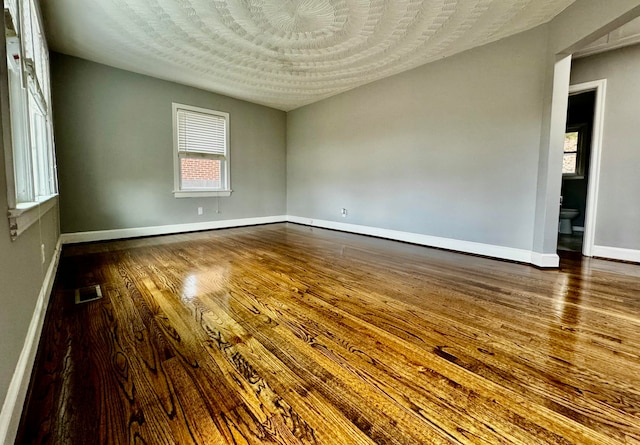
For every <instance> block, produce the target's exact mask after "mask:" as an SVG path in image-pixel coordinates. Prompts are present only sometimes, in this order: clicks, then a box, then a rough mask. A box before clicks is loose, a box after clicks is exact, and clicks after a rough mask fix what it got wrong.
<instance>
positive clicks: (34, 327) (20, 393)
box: [0, 239, 62, 445]
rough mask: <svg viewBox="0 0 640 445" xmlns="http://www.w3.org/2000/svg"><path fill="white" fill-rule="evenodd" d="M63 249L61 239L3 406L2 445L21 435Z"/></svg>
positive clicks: (0, 438) (1, 420) (41, 290)
mask: <svg viewBox="0 0 640 445" xmlns="http://www.w3.org/2000/svg"><path fill="white" fill-rule="evenodd" d="M61 247H62V240H61V239H58V243H57V245H56V250H55V251H54V253H53V258H52V259H51V262H50V263H49V267H48V268H47V273H46V274H45V276H44V281H43V283H42V287H41V288H40V294H39V295H38V300H37V301H36V307H35V309H34V311H33V316H32V318H31V323H29V330H28V331H27V337H26V338H25V341H24V345H23V347H22V352H21V353H20V357H19V358H18V363H17V364H16V369H15V371H14V373H13V377H12V378H11V382H10V383H9V388H8V390H7V396H6V398H5V399H4V403H3V405H2V411H0V444H4V445H12V444H13V443H14V441H15V436H16V433H17V432H18V426H19V424H20V417H21V415H22V408H23V405H24V400H25V397H26V395H27V390H28V388H29V380H30V379H31V371H32V369H33V363H34V361H35V358H36V352H38V343H39V341H40V334H41V333H42V327H43V325H44V319H45V315H46V313H47V307H48V306H49V297H50V295H51V290H52V288H53V282H54V280H55V278H56V270H57V269H58V262H59V261H60V250H61Z"/></svg>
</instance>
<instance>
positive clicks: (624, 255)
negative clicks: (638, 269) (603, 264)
mask: <svg viewBox="0 0 640 445" xmlns="http://www.w3.org/2000/svg"><path fill="white" fill-rule="evenodd" d="M591 254H592V255H593V256H597V257H600V258H609V259H612V260H622V261H631V262H633V263H640V250H634V249H623V248H621V247H608V246H593V250H592V251H591Z"/></svg>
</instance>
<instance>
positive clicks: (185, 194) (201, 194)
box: [173, 190, 231, 198]
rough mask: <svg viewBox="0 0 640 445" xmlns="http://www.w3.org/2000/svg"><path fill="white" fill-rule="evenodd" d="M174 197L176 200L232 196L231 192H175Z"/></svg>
mask: <svg viewBox="0 0 640 445" xmlns="http://www.w3.org/2000/svg"><path fill="white" fill-rule="evenodd" d="M173 196H174V197H175V198H210V197H212V196H215V197H227V196H231V190H215V191H214V190H202V191H196V190H190V191H186V190H174V191H173Z"/></svg>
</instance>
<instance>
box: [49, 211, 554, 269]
mask: <svg viewBox="0 0 640 445" xmlns="http://www.w3.org/2000/svg"><path fill="white" fill-rule="evenodd" d="M285 221H288V222H292V223H296V224H304V225H308V226H314V227H322V228H325V229H333V230H340V231H342V232H350V233H357V234H360V235H370V236H375V237H378V238H386V239H391V240H395V241H404V242H408V243H412V244H419V245H422V246H428V247H437V248H441V249H447V250H454V251H456V252H463V253H471V254H475V255H483V256H487V257H491V258H499V259H503V260H509V261H517V262H521V263H527V264H533V265H535V266H538V267H545V268H546V267H558V264H559V262H560V259H559V257H558V255H556V254H541V253H537V252H532V251H530V250H525V249H516V248H513V247H504V246H496V245H493V244H483V243H476V242H473V241H464V240H457V239H452V238H442V237H438V236H431V235H423V234H420V233H412V232H403V231H400V230H391V229H382V228H379V227H371V226H363V225H359V224H348V223H342V222H336V221H328V220H320V219H312V218H304V217H300V216H293V215H278V216H265V217H257V218H242V219H228V220H223V221H206V222H201V223H189V224H174V225H166V226H153V227H135V228H129V229H115V230H99V231H93V232H77V233H64V234H62V235H61V239H62V244H74V243H84V242H90V241H106V240H114V239H123V238H135V237H141V236H154V235H170V234H173V233H185V232H196V231H200V230H213V229H226V228H230V227H243V226H254V225H259V224H272V223H278V222H285Z"/></svg>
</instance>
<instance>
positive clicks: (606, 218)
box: [571, 45, 640, 250]
mask: <svg viewBox="0 0 640 445" xmlns="http://www.w3.org/2000/svg"><path fill="white" fill-rule="evenodd" d="M599 79H607V90H606V101H605V119H604V129H603V140H602V159H601V170H600V187H599V194H598V207H597V210H596V233H595V245H596V246H606V247H614V248H623V249H632V250H640V229H639V228H640V205H638V196H640V174H638V172H640V149H638V141H640V125H638V116H639V115H640V82H638V79H640V45H634V46H630V47H626V48H622V49H618V50H614V51H610V52H607V53H603V54H598V55H594V56H590V57H585V58H582V59H577V60H575V61H574V63H573V67H572V72H571V83H572V84H577V83H582V82H588V81H593V80H599Z"/></svg>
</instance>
